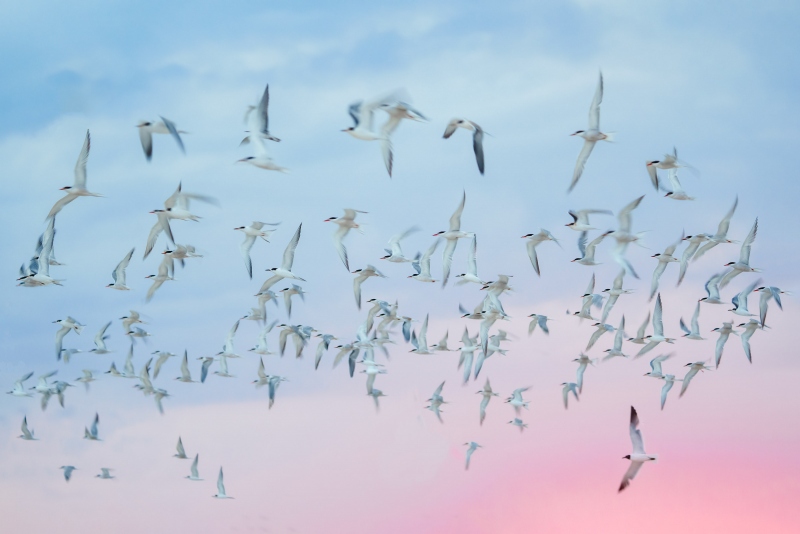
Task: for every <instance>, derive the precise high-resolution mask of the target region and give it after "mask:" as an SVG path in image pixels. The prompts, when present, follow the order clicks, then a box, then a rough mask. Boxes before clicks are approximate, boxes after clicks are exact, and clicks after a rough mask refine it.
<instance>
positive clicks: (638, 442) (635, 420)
mask: <svg viewBox="0 0 800 534" xmlns="http://www.w3.org/2000/svg"><path fill="white" fill-rule="evenodd" d="M638 426H639V416H638V415H637V414H636V409H635V408H634V407H633V406H631V423H630V434H631V444H632V445H633V452H632V453H631V454H628V455H625V456H623V457H622V458H623V459H625V460H630V461H631V465H630V467H628V470H627V471H626V472H625V475H624V476H623V477H622V483H621V484H620V485H619V490H618V492H619V491H622V490H624V489H625V488H627V487H628V486H629V485H630V483H631V480H633V479H634V478H635V477H636V474H637V473H638V472H639V469H641V468H642V466H643V465H644V463H645V462H650V461H655V460H656V459H657V457H656V456H652V455H650V454H647V453H646V452H644V439H643V438H642V431H641V430H639V428H638Z"/></svg>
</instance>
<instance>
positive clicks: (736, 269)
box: [719, 218, 761, 287]
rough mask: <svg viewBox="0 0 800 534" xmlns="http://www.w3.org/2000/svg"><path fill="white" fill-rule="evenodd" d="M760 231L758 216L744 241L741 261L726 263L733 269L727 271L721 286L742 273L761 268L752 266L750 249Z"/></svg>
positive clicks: (726, 265) (740, 255) (740, 256)
mask: <svg viewBox="0 0 800 534" xmlns="http://www.w3.org/2000/svg"><path fill="white" fill-rule="evenodd" d="M757 232H758V218H756V222H755V223H753V227H752V228H751V229H750V232H748V234H747V237H745V238H744V241H742V248H741V250H740V252H739V261H731V262H728V263H726V264H725V267H730V268H731V270H730V271H728V272H727V273H725V276H723V277H722V280H720V281H719V287H725V286H726V285H728V282H730V281H731V280H733V278H734V277H735V276H737V275H739V274H741V273H757V272H760V271H761V269H755V268H753V267H750V249H751V248H752V246H753V241H755V240H756V233H757Z"/></svg>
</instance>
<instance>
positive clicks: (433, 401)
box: [425, 382, 446, 423]
mask: <svg viewBox="0 0 800 534" xmlns="http://www.w3.org/2000/svg"><path fill="white" fill-rule="evenodd" d="M442 388H444V382H442V383H441V384H439V387H437V388H436V390H435V391H434V392H433V395H431V398H430V399H428V402H430V404H429V405H428V406H425V409H427V410H430V411H432V412H433V413H435V414H436V418H437V419H438V420H439V422H440V423H444V421H442V414H441V410H440V409H439V408H440V407H441V405H442V404H446V402H445V400H444V398H443V397H442Z"/></svg>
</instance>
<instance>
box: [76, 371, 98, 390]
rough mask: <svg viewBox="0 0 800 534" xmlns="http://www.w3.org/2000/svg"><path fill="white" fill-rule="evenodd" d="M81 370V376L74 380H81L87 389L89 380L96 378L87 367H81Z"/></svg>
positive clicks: (92, 380)
mask: <svg viewBox="0 0 800 534" xmlns="http://www.w3.org/2000/svg"><path fill="white" fill-rule="evenodd" d="M82 372H83V376H81V377H79V378H76V379H75V382H81V383H82V384H83V385H84V387H85V388H86V391H89V384H90V383H91V382H94V381H95V380H96V378H95V377H94V374H93V373H92V371H90V370H89V369H83V371H82Z"/></svg>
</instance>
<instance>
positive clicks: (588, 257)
mask: <svg viewBox="0 0 800 534" xmlns="http://www.w3.org/2000/svg"><path fill="white" fill-rule="evenodd" d="M607 235H609V232H606V233H604V234H600V235H599V236H597V237H595V238H594V239H592V240H591V241H590V242H589V244H588V245H587V244H586V232H584V233H582V234H581V235H580V237H579V238H578V250H579V251H580V253H581V257H580V258H575V259H574V260H571V261H573V262H577V263H580V264H581V265H590V266H591V265H600V264H599V263H597V262H595V261H594V252H595V248H597V245H599V244H600V243H601V242H602V241H603V239H605V238H606V236H607Z"/></svg>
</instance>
